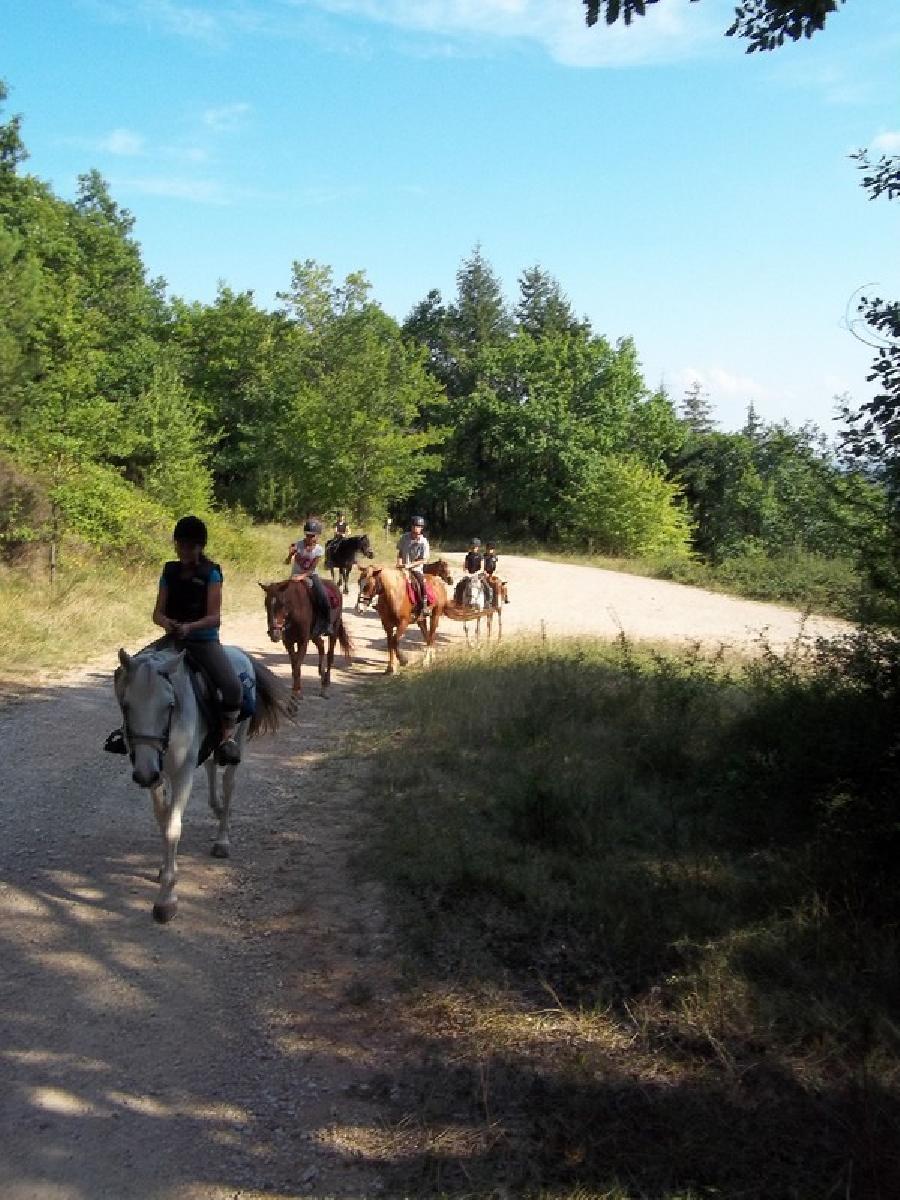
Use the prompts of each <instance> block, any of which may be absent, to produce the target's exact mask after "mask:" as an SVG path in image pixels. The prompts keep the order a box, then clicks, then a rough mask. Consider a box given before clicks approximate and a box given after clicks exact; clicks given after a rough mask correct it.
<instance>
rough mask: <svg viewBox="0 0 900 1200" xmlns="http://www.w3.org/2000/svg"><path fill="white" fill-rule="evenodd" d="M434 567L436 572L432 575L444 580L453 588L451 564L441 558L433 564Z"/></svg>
mask: <svg viewBox="0 0 900 1200" xmlns="http://www.w3.org/2000/svg"><path fill="white" fill-rule="evenodd" d="M433 566H434V571H433V572H432V574H434V575H437V577H438V579H443V581H444V583H448V584H450V586H451V587H452V586H453V576H452V575H451V574H450V564H449V563H448V562H447V560H446V558H439V559H438V560H437V562H436V563H434V564H433Z"/></svg>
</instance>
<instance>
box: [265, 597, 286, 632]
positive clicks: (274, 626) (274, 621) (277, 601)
mask: <svg viewBox="0 0 900 1200" xmlns="http://www.w3.org/2000/svg"><path fill="white" fill-rule="evenodd" d="M277 608H280V609H281V613H282V616H281V621H280V622H279V620H278V617H277V616H276V614H275V610H276V609H277ZM266 617H267V618H268V625H269V637H270V638H271V640H272V641H273V642H280V641H282V640H283V639H284V627H285V625H287V623H288V615H287V605H286V604H285V603H284V600H283V599H282V597H281V596H280V595H278V594H276V593H274V592H270V593H268V594H267V595H266Z"/></svg>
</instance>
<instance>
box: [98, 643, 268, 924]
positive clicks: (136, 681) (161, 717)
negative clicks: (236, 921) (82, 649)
mask: <svg viewBox="0 0 900 1200" xmlns="http://www.w3.org/2000/svg"><path fill="white" fill-rule="evenodd" d="M225 652H226V654H227V655H228V657H229V658H230V659H231V662H232V665H233V666H234V668H235V670H236V671H237V672H238V674H239V675H242V676H243V678H244V680H245V681H249V682H250V683H251V684H252V687H253V689H254V691H255V696H256V711H255V713H254V714H253V716H252V717H244V718H243V720H241V721H240V722H239V723H238V727H237V730H236V732H235V741H236V742H237V744H238V746H240V747H241V750H242V751H243V747H244V742H245V740H246V739H247V738H252V737H255V736H256V735H257V734H260V733H274V732H275V731H276V730H277V729H278V726H279V723H280V716H281V713H282V712H283V711H284V708H285V706H284V703H283V699H282V691H283V685H282V684H281V682H280V681H279V680H278V679H277V678H276V676H275V675H273V673H272V672H271V671H270V670H269V669H268V667H266V666H264V665H263V664H262V663H260V662H257V661H256V660H255V659H252V658H251V657H250V655H248V654H245V653H244V651H243V650H239V649H238V648H237V646H226V647H225ZM192 675H193V669H192V668H191V667H189V665H188V663H187V662H186V660H185V652H184V651H183V650H181V651H174V650H152V649H151V650H142V651H141V652H140V653H139V654H135V655H134V656H133V657H132V656H131V655H129V654H127V653H126V652H125V650H124V649H123V650H120V651H119V666H118V667H117V668H116V671H115V675H114V677H113V686H114V689H115V694H116V700H117V701H118V703H119V707H120V708H121V710H122V731H123V733H124V736H125V744H126V746H127V747H128V754H129V757H130V758H131V765H132V768H133V769H132V772H131V778H132V779H133V780H134V782H135V783H136V784H137V785H138V787H142V788H147V789H149V791H150V796H151V798H152V800H153V810H154V812H155V814H156V821H157V824H158V825H159V831H160V833H161V834H162V840H163V860H162V866H161V867H160V869H159V892H158V894H157V897H156V900H155V902H154V904H153V916H154V917H155V918H156V920H157V921H159V922H161V923H165V922H167V921H171V920H172V918H173V917H174V916H175V914H176V913H177V912H178V896H177V894H176V882H177V876H178V865H177V857H178V841H179V839H180V837H181V823H182V818H183V816H184V810H185V807H186V805H187V802H188V799H189V798H190V794H191V784H192V782H193V778H194V769H195V767H196V766H197V765H198V763H199V761H200V759H201V758H203V757H204V756H205V764H206V774H207V780H208V783H209V806H210V808H211V809H212V811H213V813H214V814H215V815H216V817H218V819H219V827H218V829H217V831H216V836H215V840H214V841H213V844H212V850H211V853H212V855H213V857H214V858H228V857H229V855H230V853H231V845H230V841H229V825H228V822H229V816H230V813H231V803H232V799H233V797H234V783H235V780H234V776H235V772H236V771H237V767H236V766H234V765H230V766H227V767H225V768H224V770H223V772H222V790H221V795H219V794H218V792H217V769H216V768H217V764H216V760H215V745H216V739H210V738H209V736H208V735H210V734H211V732H212V730H211V728H210V724H211V723H214V725H215V728H216V731H217V730H218V720H217V719H216V718H215V717H214V716H213V717H210V715H209V714H208V711H207V707H206V704H205V703H201V702H200V701H198V697H197V691H196V690H195V689H196V681H195V680H194V679H193V678H192Z"/></svg>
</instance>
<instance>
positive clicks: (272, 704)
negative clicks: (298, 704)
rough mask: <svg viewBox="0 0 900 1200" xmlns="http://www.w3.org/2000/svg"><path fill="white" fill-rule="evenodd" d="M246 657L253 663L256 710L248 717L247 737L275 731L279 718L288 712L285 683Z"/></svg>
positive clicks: (249, 655)
mask: <svg viewBox="0 0 900 1200" xmlns="http://www.w3.org/2000/svg"><path fill="white" fill-rule="evenodd" d="M247 657H248V658H249V659H250V661H251V662H252V663H253V673H254V675H255V676H256V712H255V713H254V714H253V716H252V717H251V718H250V728H249V730H248V737H256V736H257V735H258V734H260V733H275V732H276V731H277V729H278V727H279V725H280V724H281V718H282V717H283V716H286V715H287V712H288V695H287V688H286V686H285V684H284V683H283V682H282V681H281V680H280V679H279V678H278V676H277V675H276V674H275V673H274V671H270V670H269V668H268V667H267V666H266V665H265V664H264V663H261V662H260V661H259V659H258V658H254V657H253V655H252V654H248V655H247Z"/></svg>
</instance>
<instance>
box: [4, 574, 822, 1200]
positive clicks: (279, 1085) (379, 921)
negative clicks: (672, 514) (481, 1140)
mask: <svg viewBox="0 0 900 1200" xmlns="http://www.w3.org/2000/svg"><path fill="white" fill-rule="evenodd" d="M501 573H502V574H503V575H504V577H505V578H507V579H508V581H509V588H510V597H511V603H510V604H509V606H508V607H507V608H506V609H505V611H504V626H503V631H504V636H509V635H510V634H518V633H524V632H529V631H532V632H533V631H537V630H539V629H541V628H542V626H543V629H544V632H545V633H547V634H548V635H550V636H554V635H557V634H560V635H562V634H565V633H581V634H589V633H593V634H599V635H601V636H615V635H616V634H617V633H618V632H619V630H620V629H623V630H624V631H625V632H626V633H627V634H628V635H630V636H632V637H635V638H651V639H655V640H664V641H670V642H685V641H686V642H695V641H702V642H705V643H709V644H715V645H718V644H719V643H722V642H724V643H726V644H728V645H730V646H733V647H741V646H748V645H751V644H752V643H753V642H754V640H755V639H757V638H758V637H759V636H760V634H762V633H765V635H766V637H767V638H768V640H769V641H770V642H771V643H772V644H773V645H785V644H787V643H789V642H790V641H792V640H793V639H794V638H796V637H797V636H798V632H799V630H800V618H799V616H798V614H797V613H795V612H792V611H791V610H788V609H783V608H776V607H772V606H769V605H763V604H756V603H752V602H748V601H743V600H735V599H732V598H729V597H725V596H720V595H714V594H712V593H707V592H702V591H697V590H695V589H688V588H684V587H680V586H678V585H675V584H667V583H660V582H656V581H654V580H648V579H639V578H635V577H632V576H627V575H620V574H615V573H610V572H605V571H599V570H595V569H593V568H587V567H578V566H571V565H556V564H551V563H545V562H537V561H535V560H530V559H525V558H516V557H506V558H504V559H503V565H502V572H501ZM351 599H352V597H351ZM348 623H349V625H350V627H351V630H352V634H353V637H354V639H355V641H356V645H357V665H356V667H355V668H354V670H353V671H352V672H347V671H346V670H344V669H343V667H340V666H339V667H338V668H337V669H336V671H335V682H334V685H333V688H332V694H331V696H330V697H329V698H328V699H322V698H321V697H320V696H319V694H318V688H317V687H316V686H314V684H313V679H314V672H313V670H312V665H311V663H309V664H308V666H307V670H306V674H307V677H308V690H307V695H306V698H305V699H304V701H303V705H302V709H301V714H300V719H299V721H298V723H297V724H296V725H295V726H289V727H287V728H286V729H285V730H283V731H282V732H281V733H279V734H278V735H277V736H276V737H275V738H266V739H260V740H258V741H256V742H254V743H252V744H251V746H250V749H249V752H248V753H247V756H246V762H245V765H244V766H242V767H241V769H240V771H239V774H238V779H239V783H238V790H237V797H236V801H235V819H234V825H233V831H232V854H233V857H232V858H231V859H230V860H227V861H224V862H223V861H221V860H217V859H212V858H210V857H209V848H210V844H211V840H212V834H213V829H214V824H213V820H212V817H211V815H210V814H209V812H208V810H207V808H206V801H205V794H204V791H205V779H204V776H203V774H202V773H198V775H197V782H196V785H195V794H194V797H193V799H192V801H191V804H190V806H189V807H188V811H187V815H186V821H185V831H184V836H183V838H182V843H181V855H180V881H179V898H180V909H179V915H178V918H177V920H176V921H175V922H173V923H172V924H171V925H169V926H158V925H156V924H155V923H154V922H153V921H152V919H151V916H150V906H151V903H152V899H153V895H154V891H155V884H154V879H155V874H156V870H157V868H158V865H159V842H158V835H157V833H156V827H155V824H154V822H153V818H152V814H151V810H150V803H149V799H148V797H147V795H146V794H145V793H143V792H141V791H140V790H139V789H138V788H137V787H136V786H135V785H134V784H133V783H132V782H131V779H130V768H129V766H128V763H127V760H125V759H122V758H116V757H113V756H111V755H106V754H103V753H102V752H101V751H100V746H101V744H102V741H103V737H104V736H105V734H106V732H107V731H108V730H109V729H110V728H112V727H113V726H114V725H115V724H116V723H117V721H118V712H117V709H116V706H115V702H114V700H113V696H112V689H111V685H110V671H111V668H112V665H113V662H114V655H113V648H110V652H109V654H108V655H107V656H104V658H103V659H102V660H100V661H99V662H97V663H95V664H93V665H91V666H90V667H87V668H84V669H82V670H80V671H77V672H73V673H71V674H69V675H67V676H65V677H64V678H61V679H57V680H56V681H47V682H45V683H44V684H43V685H42V686H41V687H40V688H38V689H37V690H36V691H34V692H30V693H29V694H28V695H27V696H25V695H23V696H22V698H21V699H20V700H19V701H16V699H15V697H13V698H12V699H11V700H8V702H7V703H6V704H5V706H4V707H3V708H0V746H2V751H3V760H4V765H3V775H2V795H0V906H2V913H3V918H4V919H3V922H2V933H0V936H2V942H3V946H2V969H0V1056H2V1063H3V1076H4V1084H3V1087H2V1089H0V1133H2V1143H0V1196H2V1197H3V1200H107V1198H108V1200H132V1198H134V1200H235V1198H240V1200H262V1198H263V1197H265V1198H266V1200H298V1198H300V1197H306V1196H316V1197H325V1196H335V1197H338V1196H340V1197H365V1196H373V1197H374V1196H377V1195H380V1194H383V1190H382V1185H381V1183H380V1172H379V1161H378V1151H377V1144H378V1139H377V1136H376V1131H377V1130H378V1128H379V1123H380V1121H381V1119H382V1112H381V1110H380V1108H379V1101H380V1099H381V1098H383V1096H384V1095H385V1089H386V1088H387V1089H389V1088H390V1079H391V1069H392V1062H393V1061H394V1057H395V1051H396V1052H397V1053H399V1052H400V1050H399V1048H400V1045H401V1043H402V1039H403V1030H402V1023H401V1021H400V1019H399V1017H398V1007H399V1006H398V1005H397V1003H396V995H395V986H396V985H395V982H394V980H395V975H396V972H395V969H394V966H393V963H392V953H391V947H390V940H389V932H388V931H387V930H386V929H385V927H384V921H383V917H382V908H381V904H380V899H379V895H378V892H377V889H375V888H374V887H372V886H371V885H369V884H366V883H364V882H360V880H359V878H358V874H359V873H358V872H355V871H354V870H353V869H352V862H353V856H354V853H355V852H356V851H357V846H358V832H357V824H356V822H357V815H358V812H359V811H360V808H361V806H362V805H363V804H364V803H365V788H366V773H365V766H364V765H363V764H362V763H361V761H359V760H357V759H354V756H353V753H352V738H351V736H350V730H351V726H352V723H353V722H355V721H358V720H359V718H360V714H364V712H365V704H366V702H367V698H366V691H365V690H366V688H367V686H370V683H371V679H370V677H371V676H373V675H375V674H378V673H380V672H381V670H382V669H383V666H384V662H385V649H384V638H383V635H382V633H381V629H380V624H379V622H378V621H377V618H376V617H375V616H374V614H365V615H362V616H355V615H353V614H349V615H348ZM845 628H846V626H844V625H843V624H842V623H841V622H838V621H825V620H820V619H816V620H810V621H809V622H807V624H806V627H805V633H806V634H807V635H809V636H815V635H818V634H832V633H836V632H840V631H841V630H842V629H845ZM148 633H149V630H148ZM224 637H225V640H226V641H229V642H235V643H238V644H240V645H242V646H243V647H244V648H245V649H247V650H249V651H251V652H253V653H257V654H259V656H260V657H262V658H263V660H264V661H266V662H267V663H269V664H270V665H272V666H274V667H276V668H277V669H278V670H279V672H280V673H281V674H283V675H285V676H286V675H287V671H286V659H285V657H284V655H283V652H282V651H281V650H280V648H278V647H273V646H272V645H271V643H269V642H268V640H267V639H266V637H265V623H264V618H263V612H262V606H261V605H260V609H259V612H258V613H252V614H244V615H241V616H238V617H234V618H230V619H228V620H226V623H225V628H224ZM461 640H462V630H461V627H459V626H451V627H450V629H449V630H448V631H447V635H446V636H445V638H444V639H443V640H442V645H447V644H452V643H457V644H458V643H460V641H461ZM406 641H407V644H408V645H409V647H410V648H413V649H414V648H415V646H416V644H417V643H418V642H419V635H418V633H415V634H412V635H408V636H407V639H406ZM133 648H134V647H133ZM133 648H132V649H133ZM335 748H337V749H338V750H339V753H337V754H334V753H333V751H334V750H335Z"/></svg>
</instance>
